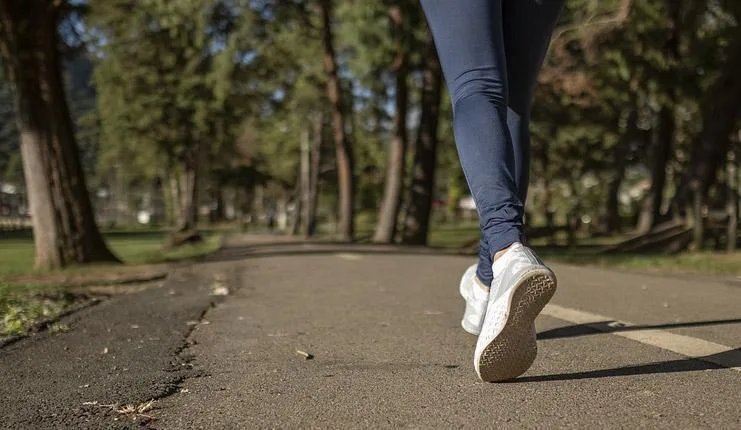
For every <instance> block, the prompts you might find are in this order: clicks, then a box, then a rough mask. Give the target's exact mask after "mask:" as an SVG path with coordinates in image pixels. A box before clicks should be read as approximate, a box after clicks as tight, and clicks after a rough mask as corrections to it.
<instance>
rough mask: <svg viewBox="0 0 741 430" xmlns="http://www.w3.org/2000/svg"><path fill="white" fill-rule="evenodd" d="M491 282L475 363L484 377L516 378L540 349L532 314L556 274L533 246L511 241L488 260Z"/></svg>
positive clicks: (547, 293) (543, 301) (545, 297)
mask: <svg viewBox="0 0 741 430" xmlns="http://www.w3.org/2000/svg"><path fill="white" fill-rule="evenodd" d="M492 270H493V272H494V281H493V282H492V284H491V293H490V294H489V300H488V304H487V308H486V316H485V317H484V323H483V326H482V328H481V334H480V335H479V339H478V341H477V342H476V351H475V352H474V357H473V364H474V367H475V368H476V373H478V375H479V378H481V379H482V380H483V381H486V382H495V381H503V380H507V379H512V378H516V377H518V376H520V375H522V374H523V373H525V371H526V370H527V369H528V368H530V365H532V363H533V361H534V360H535V355H536V354H537V352H538V347H537V343H536V340H535V317H537V316H538V314H539V313H540V311H541V310H543V307H544V306H545V305H546V303H548V301H549V300H550V299H551V297H553V293H555V292H556V275H554V274H553V271H551V269H549V268H548V267H546V266H545V265H544V264H543V262H542V261H540V259H538V257H536V256H535V254H534V253H533V251H532V250H530V249H529V248H527V247H526V246H523V245H522V244H520V243H515V244H513V245H512V246H511V247H510V248H509V249H508V250H507V252H505V253H504V255H502V256H501V257H500V258H498V259H497V260H496V261H495V262H494V264H493V265H492Z"/></svg>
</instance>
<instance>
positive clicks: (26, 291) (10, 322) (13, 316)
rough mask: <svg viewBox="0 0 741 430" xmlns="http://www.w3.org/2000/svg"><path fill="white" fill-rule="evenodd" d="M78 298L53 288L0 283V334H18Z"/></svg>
mask: <svg viewBox="0 0 741 430" xmlns="http://www.w3.org/2000/svg"><path fill="white" fill-rule="evenodd" d="M75 302H79V298H76V297H75V296H73V295H70V294H66V293H65V292H64V291H63V290H62V289H60V288H56V287H39V286H38V285H8V284H2V283H0V337H4V336H12V335H16V334H21V333H23V332H25V331H26V330H28V329H29V328H30V327H32V326H33V325H34V324H36V323H37V322H39V321H41V320H45V319H53V318H56V317H57V316H58V315H60V314H61V313H63V312H64V311H65V310H66V309H68V308H69V306H71V305H72V304H73V303H75Z"/></svg>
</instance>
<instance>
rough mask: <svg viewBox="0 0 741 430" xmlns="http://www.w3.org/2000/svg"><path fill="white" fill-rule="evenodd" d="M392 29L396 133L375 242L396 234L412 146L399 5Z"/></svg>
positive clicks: (389, 239) (387, 240) (393, 11)
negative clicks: (408, 152) (395, 40)
mask: <svg viewBox="0 0 741 430" xmlns="http://www.w3.org/2000/svg"><path fill="white" fill-rule="evenodd" d="M389 17H390V18H391V32H392V33H393V34H395V35H396V39H397V48H396V49H397V52H396V60H395V61H394V65H393V67H392V69H393V71H394V75H395V77H396V84H395V92H396V95H395V97H394V111H395V112H394V135H393V137H392V138H391V142H389V158H388V165H387V167H386V181H385V186H384V190H383V198H382V199H381V207H380V208H379V210H378V222H377V223H376V231H375V234H374V235H373V242H376V243H391V242H393V241H394V237H395V236H396V230H397V224H398V218H399V209H400V208H401V198H402V194H401V189H402V186H403V184H404V168H405V167H406V153H407V147H408V146H409V142H408V140H409V139H408V134H407V110H408V105H409V88H408V85H407V75H408V73H409V70H408V67H407V53H406V46H404V34H403V31H404V28H403V25H404V23H403V20H404V18H403V16H402V12H401V8H400V7H399V6H391V8H390V9H389Z"/></svg>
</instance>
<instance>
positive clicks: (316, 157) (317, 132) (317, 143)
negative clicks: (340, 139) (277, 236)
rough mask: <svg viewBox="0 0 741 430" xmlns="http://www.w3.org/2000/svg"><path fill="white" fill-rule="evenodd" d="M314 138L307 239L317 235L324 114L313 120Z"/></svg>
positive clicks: (311, 153)
mask: <svg viewBox="0 0 741 430" xmlns="http://www.w3.org/2000/svg"><path fill="white" fill-rule="evenodd" d="M312 122H313V131H312V133H313V136H312V143H311V151H310V154H309V158H310V165H309V196H308V202H307V207H306V219H305V220H304V222H305V223H306V228H305V229H304V232H305V233H306V236H307V237H312V236H314V234H316V209H317V203H318V199H319V168H320V166H321V154H322V141H323V140H324V113H323V112H318V113H317V114H315V115H314V118H313V119H312Z"/></svg>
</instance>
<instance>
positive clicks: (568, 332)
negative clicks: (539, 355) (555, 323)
mask: <svg viewBox="0 0 741 430" xmlns="http://www.w3.org/2000/svg"><path fill="white" fill-rule="evenodd" d="M619 324H620V323H618V322H616V321H602V322H595V323H588V324H579V325H571V326H566V327H559V328H554V329H551V330H546V331H544V332H542V333H538V340H547V339H561V338H566V337H577V336H586V335H590V334H603V333H615V332H620V331H638V330H661V329H673V328H683V327H703V326H710V325H723V324H741V318H732V319H723V320H710V321H690V322H682V323H667V324H655V325H619Z"/></svg>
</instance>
